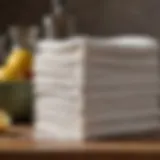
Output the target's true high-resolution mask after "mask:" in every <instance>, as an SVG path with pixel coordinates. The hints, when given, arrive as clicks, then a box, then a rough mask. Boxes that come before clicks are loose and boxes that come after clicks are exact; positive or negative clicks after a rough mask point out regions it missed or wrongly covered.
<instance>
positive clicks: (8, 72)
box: [0, 66, 18, 82]
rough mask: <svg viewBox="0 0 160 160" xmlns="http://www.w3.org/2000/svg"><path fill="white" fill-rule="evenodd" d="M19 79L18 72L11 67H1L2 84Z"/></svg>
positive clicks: (0, 77) (0, 79)
mask: <svg viewBox="0 0 160 160" xmlns="http://www.w3.org/2000/svg"><path fill="white" fill-rule="evenodd" d="M17 77H18V75H17V72H16V71H15V70H13V69H12V68H11V67H7V66H6V67H1V68H0V82H7V81H13V80H16V79H17Z"/></svg>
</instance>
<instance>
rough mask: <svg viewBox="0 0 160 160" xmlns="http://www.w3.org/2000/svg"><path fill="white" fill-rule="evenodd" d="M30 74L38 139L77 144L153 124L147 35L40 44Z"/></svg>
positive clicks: (153, 64) (154, 85)
mask: <svg viewBox="0 0 160 160" xmlns="http://www.w3.org/2000/svg"><path fill="white" fill-rule="evenodd" d="M34 72H35V79H34V85H35V95H36V101H35V114H36V115H35V117H36V118H35V131H36V132H39V133H37V134H35V135H37V137H41V138H47V135H48V137H50V138H58V139H62V140H68V139H71V140H72V139H73V140H80V139H85V138H90V137H92V136H102V135H103V136H104V135H106V136H111V135H122V134H130V133H136V132H143V131H144V132H146V131H149V130H153V129H156V128H157V126H158V116H159V111H158V99H157V96H158V94H159V77H158V72H159V71H158V45H157V42H156V41H155V40H154V39H152V38H150V37H141V36H119V37H112V38H108V39H96V38H93V37H74V38H71V39H68V40H63V41H48V40H44V41H41V42H40V43H39V44H38V46H37V53H36V57H35V66H34ZM90 128H91V129H90Z"/></svg>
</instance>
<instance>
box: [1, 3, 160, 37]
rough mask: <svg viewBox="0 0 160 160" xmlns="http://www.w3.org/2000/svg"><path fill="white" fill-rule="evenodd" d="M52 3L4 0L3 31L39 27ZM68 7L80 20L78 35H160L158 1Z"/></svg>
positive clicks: (2, 5)
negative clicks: (32, 26)
mask: <svg viewBox="0 0 160 160" xmlns="http://www.w3.org/2000/svg"><path fill="white" fill-rule="evenodd" d="M49 2H50V1H49V0H41V1H39V0H23V1H22V0H14V1H10V0H1V1H0V31H1V32H3V30H4V29H5V28H6V27H7V26H8V25H10V24H24V25H30V24H32V25H33V24H39V23H40V22H41V18H42V16H43V15H44V14H46V13H48V12H49V10H50V7H49V6H50V5H49ZM68 6H69V9H70V10H71V11H72V12H74V14H75V15H76V17H77V31H78V33H88V34H92V35H101V36H106V35H114V34H122V33H144V34H151V35H154V36H158V37H159V36H160V21H159V15H160V10H159V7H160V1H159V0H152V1H151V0H134V1H133V0H120V1H119V0H87V1H86V0H81V1H75V0H68ZM94 24H98V25H94ZM91 26H92V27H91Z"/></svg>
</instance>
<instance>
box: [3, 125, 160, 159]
mask: <svg viewBox="0 0 160 160" xmlns="http://www.w3.org/2000/svg"><path fill="white" fill-rule="evenodd" d="M32 133H33V132H32V128H31V127H24V126H23V127H20V126H19V127H13V128H12V129H11V132H10V133H8V134H4V135H1V138H0V158H1V157H3V158H6V159H9V158H11V157H12V158H13V159H14V158H15V159H17V160H18V159H21V158H23V159H29V158H30V159H40V160H41V159H47V160H48V159H49V160H50V159H53V158H60V159H66V158H77V159H107V160H108V159H109V160H110V159H111V160H113V159H115V160H117V159H118V160H119V159H124V160H128V159H129V160H130V159H131V160H134V159H135V160H139V159H141V160H143V159H145V160H149V159H152V160H159V159H160V138H158V136H157V135H156V136H153V138H151V137H148V138H147V137H143V138H132V139H131V138H130V139H129V138H127V139H117V140H115V139H113V140H108V141H103V142H100V141H99V142H96V141H94V142H55V141H48V142H47V141H36V140H34V139H33V134H32Z"/></svg>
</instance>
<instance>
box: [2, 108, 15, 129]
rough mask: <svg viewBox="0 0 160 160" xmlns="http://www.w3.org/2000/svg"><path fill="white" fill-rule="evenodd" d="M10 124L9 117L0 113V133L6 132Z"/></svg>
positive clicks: (4, 113)
mask: <svg viewBox="0 0 160 160" xmlns="http://www.w3.org/2000/svg"><path fill="white" fill-rule="evenodd" d="M11 123H12V121H11V118H10V116H9V115H8V114H7V113H6V112H4V111H0V132H5V131H7V130H8V129H9V127H10V126H11Z"/></svg>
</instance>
